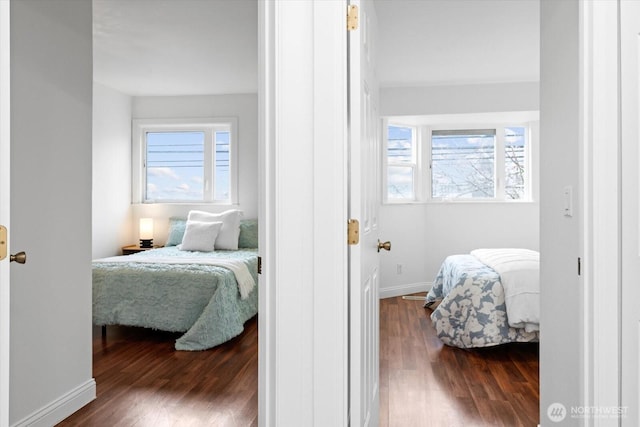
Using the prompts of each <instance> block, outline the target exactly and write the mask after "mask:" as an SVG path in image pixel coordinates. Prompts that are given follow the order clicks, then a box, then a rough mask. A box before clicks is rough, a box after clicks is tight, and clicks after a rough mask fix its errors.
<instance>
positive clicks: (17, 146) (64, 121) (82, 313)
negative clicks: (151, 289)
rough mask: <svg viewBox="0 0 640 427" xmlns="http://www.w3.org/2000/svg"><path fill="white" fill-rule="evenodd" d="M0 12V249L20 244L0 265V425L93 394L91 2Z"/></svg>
mask: <svg viewBox="0 0 640 427" xmlns="http://www.w3.org/2000/svg"><path fill="white" fill-rule="evenodd" d="M9 8H11V11H10V19H9V15H8V14H7V12H8V11H9ZM0 11H1V12H0V25H1V27H0V34H1V44H0V58H1V61H0V83H1V84H0V90H2V94H1V96H0V132H1V133H0V156H1V158H0V224H3V225H7V228H8V233H9V239H8V255H9V254H16V253H17V252H20V251H25V252H26V263H25V264H24V265H21V264H19V263H17V262H12V263H9V256H7V257H6V258H5V259H3V260H1V261H0V289H1V290H0V310H1V311H0V324H1V325H0V365H1V366H0V411H1V413H0V427H3V426H6V425H9V423H10V424H17V423H20V422H22V423H24V425H32V424H33V425H54V424H55V423H56V422H57V421H60V420H61V418H62V417H65V416H68V415H69V414H71V413H72V412H73V411H75V410H77V409H78V408H79V407H81V406H82V405H84V404H86V403H87V402H88V401H90V400H91V399H92V398H93V397H94V396H95V382H94V381H93V379H92V378H91V373H92V372H91V371H92V369H91V108H92V102H91V101H92V98H91V91H92V72H91V2H90V0H83V1H74V2H67V1H51V0H50V1H46V2H21V1H11V2H9V1H5V0H0ZM9 20H10V32H9ZM6 36H10V48H11V57H10V59H11V64H9V56H8V55H9V52H8V50H9V49H8V47H9V43H5V37H6ZM9 72H10V74H11V75H10V79H8V73H9ZM9 89H10V92H11V93H10V96H9V94H8V92H7V91H8V90H9ZM9 98H10V99H9ZM9 107H10V113H11V117H10V120H9V117H8V113H9ZM9 125H10V126H11V133H10V135H9V134H8V126H9ZM9 136H10V138H9ZM9 151H10V152H11V153H10V161H9V156H7V153H8V152H9ZM9 163H10V165H9ZM9 176H10V178H11V182H10V183H9V182H8V178H9ZM9 202H10V203H9ZM9 205H10V210H9ZM9 214H10V215H11V224H10V225H9ZM9 270H10V272H11V280H10V282H9V280H8V279H9V275H8V272H9ZM9 287H10V297H11V299H10V303H9V300H8V297H9ZM9 347H10V348H9ZM9 350H10V352H9ZM9 358H10V363H9V365H8V366H7V361H8V359H9Z"/></svg>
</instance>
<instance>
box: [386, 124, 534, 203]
mask: <svg viewBox="0 0 640 427" xmlns="http://www.w3.org/2000/svg"><path fill="white" fill-rule="evenodd" d="M408 121H410V124H403V123H402V118H394V119H389V120H388V121H387V122H386V124H385V133H386V135H385V136H386V138H385V140H386V147H385V149H386V152H385V156H384V157H385V167H386V179H385V182H384V188H385V193H386V194H385V195H384V196H385V201H386V202H388V203H411V202H423V201H453V200H466V201H483V200H484V201H511V200H520V201H529V200H531V191H530V187H531V183H530V170H529V169H530V167H529V164H530V162H531V160H530V154H529V152H530V147H529V145H530V144H529V139H530V138H529V127H530V126H529V123H519V124H517V125H513V126H512V125H508V124H500V125H492V126H486V125H485V126H476V125H474V126H453V125H445V126H442V125H438V126H435V125H424V124H416V121H419V120H416V118H415V117H414V118H410V119H408ZM423 165H424V166H423Z"/></svg>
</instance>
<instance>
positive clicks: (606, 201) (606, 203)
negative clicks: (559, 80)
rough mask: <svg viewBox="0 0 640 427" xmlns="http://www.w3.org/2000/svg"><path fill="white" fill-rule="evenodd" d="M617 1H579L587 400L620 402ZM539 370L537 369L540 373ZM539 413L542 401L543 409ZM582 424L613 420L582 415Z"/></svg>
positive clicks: (584, 396)
mask: <svg viewBox="0 0 640 427" xmlns="http://www.w3.org/2000/svg"><path fill="white" fill-rule="evenodd" d="M618 7H619V2H618V1H616V2H593V1H589V0H581V1H580V20H581V28H582V30H581V41H582V46H581V61H582V63H581V67H580V68H581V81H580V90H581V93H582V102H581V106H580V107H581V118H582V126H581V133H582V136H581V139H582V146H583V147H584V149H583V152H582V153H581V163H582V176H581V178H582V183H583V188H582V193H583V206H584V209H583V215H584V218H583V224H582V228H583V232H582V247H583V254H584V263H583V265H584V279H583V280H584V281H583V283H584V300H583V313H582V324H583V337H582V341H583V350H584V351H583V354H584V355H585V359H584V360H583V366H582V373H583V375H582V381H583V384H582V385H581V389H582V396H580V400H581V402H582V404H583V406H585V407H618V406H619V405H620V391H619V386H620V314H621V313H620V307H621V306H620V304H621V301H620V294H621V293H620V292H621V275H620V267H621V253H620V243H621V240H620V239H621V234H620V224H621V209H620V202H621V200H620V193H621V187H620V142H621V141H620V109H619V93H620V88H619V81H620V80H619V64H620V62H619V61H620V58H619V54H618V51H619V49H618V46H619V44H618V33H619V22H618ZM541 374H542V372H541ZM540 411H541V419H544V418H542V417H546V408H540ZM584 425H585V426H591V425H594V426H604V425H611V426H613V425H615V426H617V425H618V420H617V419H590V418H586V419H584Z"/></svg>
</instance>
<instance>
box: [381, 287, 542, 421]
mask: <svg viewBox="0 0 640 427" xmlns="http://www.w3.org/2000/svg"><path fill="white" fill-rule="evenodd" d="M430 314H431V311H430V310H427V309H424V308H422V302H421V301H411V300H403V299H402V298H401V297H397V298H388V299H385V300H382V301H381V304H380V426H381V427H385V426H388V427H396V426H397V427H400V426H402V427H405V426H424V427H428V426H434V427H442V426H447V427H454V426H465V427H466V426H507V427H516V426H526V427H536V426H537V425H538V418H539V415H538V407H539V383H538V344H536V343H526V344H524V343H518V344H508V345H502V346H497V347H491V348H485V349H475V350H463V349H458V348H453V347H447V346H445V345H443V344H442V342H441V341H440V340H439V339H438V337H437V336H436V334H435V330H434V329H433V327H432V326H431V320H430V319H429V315H430Z"/></svg>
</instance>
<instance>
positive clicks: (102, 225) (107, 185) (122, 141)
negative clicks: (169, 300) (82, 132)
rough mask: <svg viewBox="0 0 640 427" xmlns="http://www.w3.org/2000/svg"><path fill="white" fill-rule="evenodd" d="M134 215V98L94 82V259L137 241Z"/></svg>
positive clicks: (118, 252)
mask: <svg viewBox="0 0 640 427" xmlns="http://www.w3.org/2000/svg"><path fill="white" fill-rule="evenodd" d="M131 218H132V215H131V97H130V96H128V95H125V94H123V93H120V92H118V91H116V90H113V89H111V88H109V87H106V86H103V85H101V84H98V83H94V85H93V220H92V230H93V251H92V257H93V258H94V259H95V258H102V257H107V256H113V255H120V248H121V247H122V246H125V245H129V244H131V243H133V242H134V241H133V240H132V238H131V234H132V227H131Z"/></svg>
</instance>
